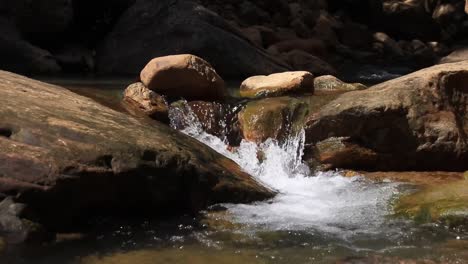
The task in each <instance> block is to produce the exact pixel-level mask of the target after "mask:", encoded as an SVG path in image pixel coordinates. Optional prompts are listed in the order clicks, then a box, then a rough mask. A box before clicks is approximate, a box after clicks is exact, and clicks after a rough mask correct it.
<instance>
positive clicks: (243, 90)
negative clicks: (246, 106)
mask: <svg viewBox="0 0 468 264" xmlns="http://www.w3.org/2000/svg"><path fill="white" fill-rule="evenodd" d="M297 92H307V93H313V92H314V75H312V74H311V73H310V72H306V71H296V72H282V73H274V74H270V75H268V76H265V75H261V76H253V77H250V78H247V79H246V80H244V81H243V82H242V84H241V87H240V95H241V96H242V97H247V98H258V97H268V96H278V95H284V94H286V93H297Z"/></svg>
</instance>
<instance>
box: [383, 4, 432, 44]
mask: <svg viewBox="0 0 468 264" xmlns="http://www.w3.org/2000/svg"><path fill="white" fill-rule="evenodd" d="M382 2H383V9H382V12H383V13H382V16H381V17H380V19H379V20H380V23H381V24H382V25H383V27H384V29H385V30H384V31H385V32H390V33H391V34H392V35H394V36H399V37H401V38H406V39H414V38H419V39H424V40H426V39H431V38H437V37H439V36H440V31H439V28H438V26H437V23H436V22H435V21H434V20H433V19H432V9H431V10H427V9H426V3H427V2H429V1H425V0H416V1H402V0H397V1H382ZM396 21H398V23H396ZM401 25H405V26H401Z"/></svg>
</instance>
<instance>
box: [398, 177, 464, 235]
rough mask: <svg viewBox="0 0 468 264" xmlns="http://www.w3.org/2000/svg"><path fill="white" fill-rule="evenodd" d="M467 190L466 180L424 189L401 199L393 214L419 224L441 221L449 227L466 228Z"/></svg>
mask: <svg viewBox="0 0 468 264" xmlns="http://www.w3.org/2000/svg"><path fill="white" fill-rule="evenodd" d="M467 190H468V180H461V181H455V182H452V183H448V184H441V185H436V186H432V187H429V188H425V189H423V190H421V191H417V192H415V193H413V194H410V195H406V196H403V197H401V198H400V199H399V200H398V201H397V203H396V205H395V213H396V214H397V215H402V216H407V217H410V218H412V219H414V220H416V221H417V222H419V223H428V222H436V221H443V222H446V223H447V224H449V225H450V226H459V225H462V226H468V191H467Z"/></svg>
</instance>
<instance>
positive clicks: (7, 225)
mask: <svg viewBox="0 0 468 264" xmlns="http://www.w3.org/2000/svg"><path fill="white" fill-rule="evenodd" d="M26 211H27V206H26V205H25V204H20V203H15V202H14V201H13V198H11V197H8V198H5V199H3V201H2V202H0V234H2V236H3V237H4V239H1V241H0V252H1V247H2V245H1V244H5V243H7V242H8V243H13V244H16V243H21V242H28V243H33V242H40V241H44V240H50V239H51V238H52V235H51V234H48V233H47V232H46V231H45V230H44V228H43V227H42V226H41V225H40V224H37V223H34V222H32V221H30V220H28V219H25V218H23V217H24V216H25V214H27V212H26Z"/></svg>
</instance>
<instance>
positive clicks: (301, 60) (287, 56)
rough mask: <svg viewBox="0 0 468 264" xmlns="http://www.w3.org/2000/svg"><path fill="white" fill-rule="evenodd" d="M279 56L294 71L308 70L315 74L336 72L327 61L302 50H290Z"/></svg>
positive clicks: (332, 73)
mask: <svg viewBox="0 0 468 264" xmlns="http://www.w3.org/2000/svg"><path fill="white" fill-rule="evenodd" d="M281 56H282V58H283V59H284V61H286V62H287V63H289V65H291V67H292V68H293V69H294V70H296V71H308V72H310V73H312V74H313V75H315V76H320V75H327V74H331V75H334V74H337V72H336V70H335V68H334V67H333V66H331V65H330V64H329V63H328V62H326V61H324V60H322V59H320V58H319V57H316V56H314V55H312V54H309V53H307V52H305V51H302V50H292V51H290V52H288V53H283V54H282V55H281Z"/></svg>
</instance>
